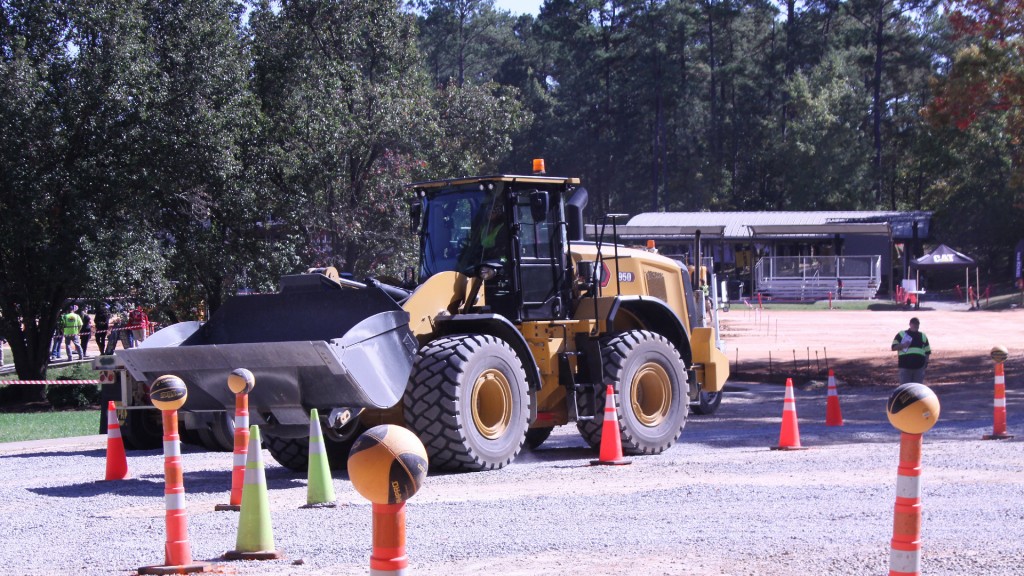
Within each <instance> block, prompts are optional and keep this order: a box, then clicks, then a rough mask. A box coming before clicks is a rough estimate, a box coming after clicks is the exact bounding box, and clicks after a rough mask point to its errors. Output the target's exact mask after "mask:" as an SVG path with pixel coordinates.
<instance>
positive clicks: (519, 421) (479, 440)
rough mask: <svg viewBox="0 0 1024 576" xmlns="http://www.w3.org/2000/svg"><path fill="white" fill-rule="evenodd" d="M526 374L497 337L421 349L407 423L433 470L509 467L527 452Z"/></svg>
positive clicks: (458, 339)
mask: <svg viewBox="0 0 1024 576" xmlns="http://www.w3.org/2000/svg"><path fill="white" fill-rule="evenodd" d="M530 401H531V399H530V394H529V392H528V390H527V385H526V372H525V371H524V370H523V365H522V362H521V361H520V359H519V357H518V356H516V353H515V352H514V351H513V350H512V348H511V347H510V346H509V345H508V344H507V343H505V342H504V341H503V340H501V339H499V338H496V337H494V336H489V335H484V334H476V335H458V336H451V337H447V338H440V339H438V340H435V341H434V342H431V343H430V344H428V345H427V346H425V347H424V348H423V349H422V350H420V352H419V355H418V356H417V358H416V365H415V367H414V368H413V375H412V378H411V379H410V381H409V388H408V390H407V391H406V394H405V397H404V408H405V421H406V424H407V425H408V427H409V428H410V429H411V430H412V431H413V432H415V433H416V435H417V436H419V438H420V440H422V441H423V444H424V446H425V447H426V449H427V455H428V456H429V457H430V466H431V468H435V469H444V470H457V471H475V470H493V469H497V468H501V467H503V466H506V465H508V464H509V463H511V462H512V460H514V459H515V457H516V456H517V455H518V454H519V451H520V450H522V447H523V443H524V442H525V441H526V430H527V427H528V426H529V417H530Z"/></svg>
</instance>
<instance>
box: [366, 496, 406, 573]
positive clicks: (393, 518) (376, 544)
mask: <svg viewBox="0 0 1024 576" xmlns="http://www.w3.org/2000/svg"><path fill="white" fill-rule="evenodd" d="M408 566H409V557H408V556H406V554H405V502H402V503H399V504H377V503H376V502H374V503H373V551H372V552H371V554H370V574H373V576H403V575H404V574H405V569H406V568H407V567H408Z"/></svg>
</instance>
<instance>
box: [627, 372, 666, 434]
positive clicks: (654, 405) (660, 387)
mask: <svg viewBox="0 0 1024 576" xmlns="http://www.w3.org/2000/svg"><path fill="white" fill-rule="evenodd" d="M629 402H630V404H631V405H632V407H633V414H634V415H635V416H636V419H637V420H639V421H640V423H641V424H643V425H644V426H650V427H654V426H657V425H659V424H661V423H662V422H664V421H665V418H667V417H668V412H669V410H670V409H671V408H672V380H671V379H670V378H669V376H668V372H666V371H665V369H664V368H662V367H661V366H660V365H659V364H655V363H653V362H650V363H647V364H644V365H643V366H641V367H640V369H639V370H637V371H636V374H634V375H633V385H632V386H630V392H629Z"/></svg>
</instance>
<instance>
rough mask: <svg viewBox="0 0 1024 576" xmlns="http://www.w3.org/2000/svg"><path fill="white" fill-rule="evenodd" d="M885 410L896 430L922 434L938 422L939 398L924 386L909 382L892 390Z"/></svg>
mask: <svg viewBox="0 0 1024 576" xmlns="http://www.w3.org/2000/svg"><path fill="white" fill-rule="evenodd" d="M885 410H886V412H887V413H888V415H889V422H890V423H891V424H892V425H893V426H895V427H896V429H897V430H900V431H901V432H906V433H908V434H923V433H924V432H927V431H928V430H930V429H931V427H932V426H935V423H936V422H937V421H938V420H939V398H938V397H937V396H935V392H932V389H931V388H929V387H927V386H925V385H924V384H917V383H914V382H909V383H907V384H903V385H901V386H899V387H898V388H896V389H895V390H893V392H892V396H889V403H888V404H887V405H886V407H885Z"/></svg>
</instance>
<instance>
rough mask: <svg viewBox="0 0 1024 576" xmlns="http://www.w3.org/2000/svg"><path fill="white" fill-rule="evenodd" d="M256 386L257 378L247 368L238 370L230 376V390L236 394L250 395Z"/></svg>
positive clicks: (233, 371)
mask: <svg viewBox="0 0 1024 576" xmlns="http://www.w3.org/2000/svg"><path fill="white" fill-rule="evenodd" d="M255 386H256V377H255V376H253V375H252V372H249V371H248V370H246V369H245V368H236V369H234V370H232V371H231V374H229V375H228V388H231V391H232V392H234V393H235V394H248V393H249V392H252V389H253V388H254V387H255Z"/></svg>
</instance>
